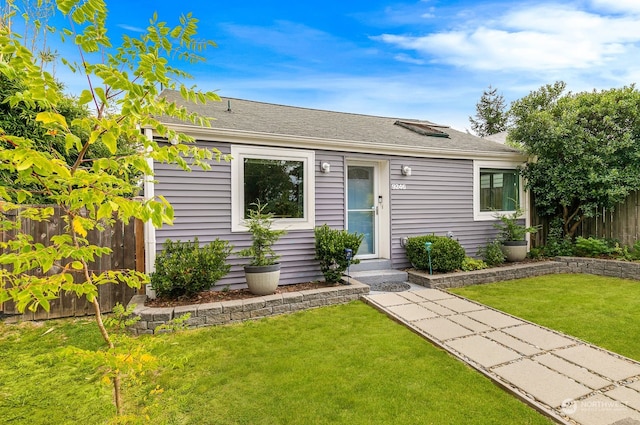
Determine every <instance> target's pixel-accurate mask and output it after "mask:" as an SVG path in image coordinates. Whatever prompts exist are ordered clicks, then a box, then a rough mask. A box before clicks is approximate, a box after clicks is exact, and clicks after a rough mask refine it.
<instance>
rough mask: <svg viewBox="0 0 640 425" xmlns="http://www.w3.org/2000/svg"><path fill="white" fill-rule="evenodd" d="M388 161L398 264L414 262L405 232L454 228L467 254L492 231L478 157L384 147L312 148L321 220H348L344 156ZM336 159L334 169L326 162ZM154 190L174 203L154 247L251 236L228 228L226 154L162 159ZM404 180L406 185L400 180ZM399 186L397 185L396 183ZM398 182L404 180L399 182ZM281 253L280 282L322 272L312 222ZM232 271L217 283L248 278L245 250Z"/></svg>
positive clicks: (336, 224)
mask: <svg viewBox="0 0 640 425" xmlns="http://www.w3.org/2000/svg"><path fill="white" fill-rule="evenodd" d="M207 146H209V147H217V148H218V149H220V151H221V152H222V153H223V154H226V153H229V152H230V146H229V145H228V144H224V143H208V144H207ZM354 157H355V158H358V159H360V160H370V161H389V167H388V169H389V170H390V171H389V172H390V175H389V176H388V177H389V183H390V184H391V190H390V198H391V214H390V216H391V217H390V220H391V223H390V232H391V235H390V236H391V238H390V239H391V260H392V264H393V267H394V268H404V267H410V264H409V262H408V260H407V258H406V254H405V249H404V247H402V246H401V244H400V241H401V239H402V238H403V237H405V236H417V235H424V234H431V233H435V234H436V235H446V234H447V232H449V231H451V232H453V233H454V235H455V238H456V239H457V240H458V241H459V242H460V243H461V244H462V246H463V247H464V248H465V250H466V252H467V255H470V256H473V255H475V254H476V251H477V248H478V247H479V246H482V245H484V244H486V242H487V240H488V239H489V238H493V237H494V236H495V233H496V231H495V229H494V228H493V226H492V223H493V221H474V218H473V161H472V160H465V159H436V158H410V157H395V156H381V155H373V154H372V155H363V154H359V155H357V156H354V155H350V154H348V153H342V152H330V151H316V152H315V164H314V170H315V212H316V221H315V223H316V226H320V225H322V224H325V223H326V224H328V225H329V226H331V227H332V228H336V229H343V228H344V227H345V198H346V193H345V164H346V159H347V158H354ZM323 162H328V163H329V164H330V165H331V170H330V172H329V173H323V172H322V171H321V164H322V163H323ZM407 164H408V165H410V166H411V169H412V174H411V176H403V175H402V174H401V172H400V170H401V166H402V165H407ZM155 171H156V176H155V178H156V180H157V183H156V186H155V191H156V195H163V196H165V197H166V198H167V200H168V201H169V202H170V203H171V204H172V205H173V206H174V209H175V222H174V224H173V226H164V227H162V228H161V229H158V230H157V232H156V239H157V249H156V250H157V252H160V251H161V250H162V244H163V242H164V241H165V240H166V239H167V238H170V239H172V240H182V241H186V240H192V239H193V238H194V237H196V236H197V237H198V239H199V240H200V242H201V243H203V244H204V243H208V242H211V241H213V240H214V239H215V238H220V239H225V240H228V241H229V242H230V243H231V244H233V245H234V246H235V249H234V251H235V250H239V249H242V248H245V247H247V246H248V245H249V244H250V235H249V234H248V233H246V232H231V166H230V164H229V163H227V162H220V163H217V162H212V169H211V170H209V171H201V170H196V169H194V170H193V171H192V172H190V173H186V172H184V171H182V170H179V169H177V168H175V167H174V166H169V165H165V164H155ZM395 185H403V186H395ZM394 187H395V188H394ZM399 187H404V189H400V188H399ZM275 249H276V251H277V252H278V254H280V255H281V259H280V262H281V263H282V271H281V279H280V283H281V284H283V285H286V284H291V283H298V282H304V281H312V280H318V279H321V278H322V275H321V273H320V270H319V267H318V264H317V262H316V261H315V260H314V256H315V242H314V236H313V231H312V230H292V231H289V232H288V233H287V234H286V235H285V236H283V237H282V239H281V240H280V241H279V242H278V243H277V244H276V246H275ZM229 262H230V263H231V264H232V269H231V272H230V273H229V274H228V275H227V276H226V277H225V278H223V279H222V280H220V281H219V282H218V283H217V286H218V287H222V286H226V285H230V287H232V288H235V287H240V286H243V285H244V284H245V278H244V271H243V270H242V265H243V264H245V263H246V262H247V259H245V258H238V257H237V256H235V255H232V256H231V257H230V258H229Z"/></svg>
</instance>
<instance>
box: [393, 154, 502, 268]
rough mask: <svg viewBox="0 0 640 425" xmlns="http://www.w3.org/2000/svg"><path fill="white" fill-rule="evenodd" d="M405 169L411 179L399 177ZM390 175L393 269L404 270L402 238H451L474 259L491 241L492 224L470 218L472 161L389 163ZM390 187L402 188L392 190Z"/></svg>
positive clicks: (405, 159)
mask: <svg viewBox="0 0 640 425" xmlns="http://www.w3.org/2000/svg"><path fill="white" fill-rule="evenodd" d="M403 164H410V166H411V171H412V172H411V176H403V175H402V174H401V172H400V169H401V166H402V165H403ZM390 170H391V176H390V182H391V185H392V190H391V252H392V260H393V261H392V263H393V266H394V267H395V268H403V267H410V266H411V264H410V263H409V261H408V260H407V257H406V254H405V249H404V247H402V246H401V244H400V241H401V239H402V238H403V237H405V236H419V235H425V234H432V233H434V234H436V235H439V236H445V235H446V234H447V232H449V231H451V232H453V233H454V238H455V239H457V240H458V241H459V242H460V244H461V245H462V246H463V247H464V248H465V250H466V252H467V255H469V256H474V255H475V254H476V251H477V249H478V247H480V246H483V245H485V244H486V242H487V239H489V238H493V237H494V235H495V233H496V231H495V229H494V228H493V225H492V223H493V221H474V218H473V161H472V160H464V159H436V158H433V159H432V158H394V159H391V164H390ZM394 184H398V185H405V186H406V189H404V190H398V189H393V187H394Z"/></svg>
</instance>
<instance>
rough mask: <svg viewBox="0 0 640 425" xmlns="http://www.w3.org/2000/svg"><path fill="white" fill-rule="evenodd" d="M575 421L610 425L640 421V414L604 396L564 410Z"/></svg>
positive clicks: (577, 403) (588, 399)
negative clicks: (625, 421)
mask: <svg viewBox="0 0 640 425" xmlns="http://www.w3.org/2000/svg"><path fill="white" fill-rule="evenodd" d="M564 410H565V412H566V413H567V416H569V417H570V418H571V419H573V420H574V421H576V422H578V423H580V424H589V425H610V424H613V423H615V422H617V421H622V420H624V419H627V418H629V419H632V420H638V419H640V413H638V412H637V411H634V410H632V409H630V408H629V407H627V406H625V405H623V404H622V403H620V402H619V401H616V400H613V399H611V398H609V397H606V396H604V395H602V394H595V395H593V396H590V397H587V398H585V399H583V400H576V401H575V402H574V403H573V405H571V406H570V407H568V408H566V409H564Z"/></svg>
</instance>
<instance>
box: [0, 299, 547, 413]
mask: <svg viewBox="0 0 640 425" xmlns="http://www.w3.org/2000/svg"><path fill="white" fill-rule="evenodd" d="M49 329H53V330H52V331H50V332H48V333H47V330H49ZM138 343H141V344H145V345H147V346H148V347H150V348H151V351H152V352H153V353H154V354H156V355H157V356H160V357H161V358H162V359H163V362H164V366H163V367H162V369H161V370H159V371H158V372H157V373H156V374H154V378H153V379H152V380H151V381H146V382H145V383H143V384H141V385H140V386H136V387H131V388H128V389H127V391H126V399H127V411H128V412H138V413H136V417H135V418H133V419H134V422H135V420H139V422H140V423H142V422H143V419H144V415H148V417H149V418H150V423H153V424H373V423H375V424H391V423H393V424H411V425H415V424H418V423H419V424H460V423H464V424H509V423H513V424H543V423H544V424H549V423H551V421H549V420H548V419H547V418H545V417H543V416H541V415H540V414H539V413H537V412H535V411H534V410H533V409H531V408H529V407H527V406H526V405H524V404H523V403H521V402H520V401H518V400H516V399H515V398H513V397H512V396H510V395H508V394H507V393H506V392H504V391H503V390H501V389H499V388H498V387H496V386H495V385H493V384H492V383H491V382H490V381H489V380H488V379H486V378H485V377H483V376H482V375H480V374H479V373H476V372H475V371H473V370H471V369H470V368H468V367H467V366H465V365H464V364H462V363H461V362H459V361H458V360H455V359H453V358H452V357H450V356H449V355H447V354H446V353H445V352H443V351H441V350H439V349H437V348H435V347H434V346H432V345H431V344H429V343H428V342H426V341H424V340H423V339H422V338H420V337H418V336H417V335H415V334H414V333H412V332H410V331H409V330H407V329H406V328H404V327H402V326H401V325H399V324H397V323H395V322H393V321H391V320H389V319H388V318H386V317H385V316H384V315H382V314H380V313H379V312H377V311H376V310H374V309H372V308H370V307H368V306H366V305H365V304H363V303H361V302H355V303H351V304H348V305H343V306H335V307H327V308H322V309H316V310H311V311H306V312H300V313H296V314H291V315H286V316H281V317H276V318H271V319H266V320H260V321H256V322H248V323H244V324H240V325H232V326H221V327H213V328H204V329H199V330H193V331H185V332H181V333H178V334H171V335H168V334H164V335H159V336H156V337H143V338H139V339H138ZM62 344H74V345H76V346H81V347H83V348H89V347H96V346H99V344H100V338H99V335H98V333H97V331H96V330H95V326H94V325H93V324H92V323H91V322H88V321H86V320H77V321H68V320H67V321H53V322H47V323H44V324H37V325H33V324H29V323H27V324H23V325H20V326H15V325H3V324H0V376H1V377H2V379H0V412H1V413H0V421H3V423H8V424H23V423H30V424H51V423H55V424H78V423H82V424H99V423H106V422H107V421H108V418H109V415H110V414H111V412H112V407H111V404H110V401H111V400H110V390H109V388H108V387H106V386H100V385H99V386H98V387H97V389H96V386H95V383H96V380H97V378H96V377H95V376H94V375H93V374H92V371H91V369H90V368H88V367H85V366H82V367H76V366H73V365H72V361H71V360H69V359H61V358H60V356H59V355H58V354H57V353H58V352H59V347H60V346H61V345H62ZM156 385H159V386H160V387H161V388H162V390H163V391H162V392H161V393H160V394H157V395H150V391H151V390H152V389H153V388H155V386H156ZM136 423H138V422H136Z"/></svg>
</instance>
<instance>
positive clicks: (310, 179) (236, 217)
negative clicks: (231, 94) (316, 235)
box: [231, 145, 316, 232]
mask: <svg viewBox="0 0 640 425" xmlns="http://www.w3.org/2000/svg"><path fill="white" fill-rule="evenodd" d="M231 156H232V158H233V159H232V160H231V231H232V232H246V231H248V229H247V226H245V225H244V223H243V218H242V216H243V212H244V166H243V165H244V159H245V158H256V159H273V160H285V161H302V162H303V163H304V183H303V190H304V206H303V210H304V218H276V219H274V222H273V227H272V228H273V229H283V230H312V229H314V228H315V225H316V205H315V199H316V194H315V187H316V184H315V167H314V165H315V153H314V152H313V151H309V150H302V149H282V148H271V147H255V146H242V145H232V146H231Z"/></svg>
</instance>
